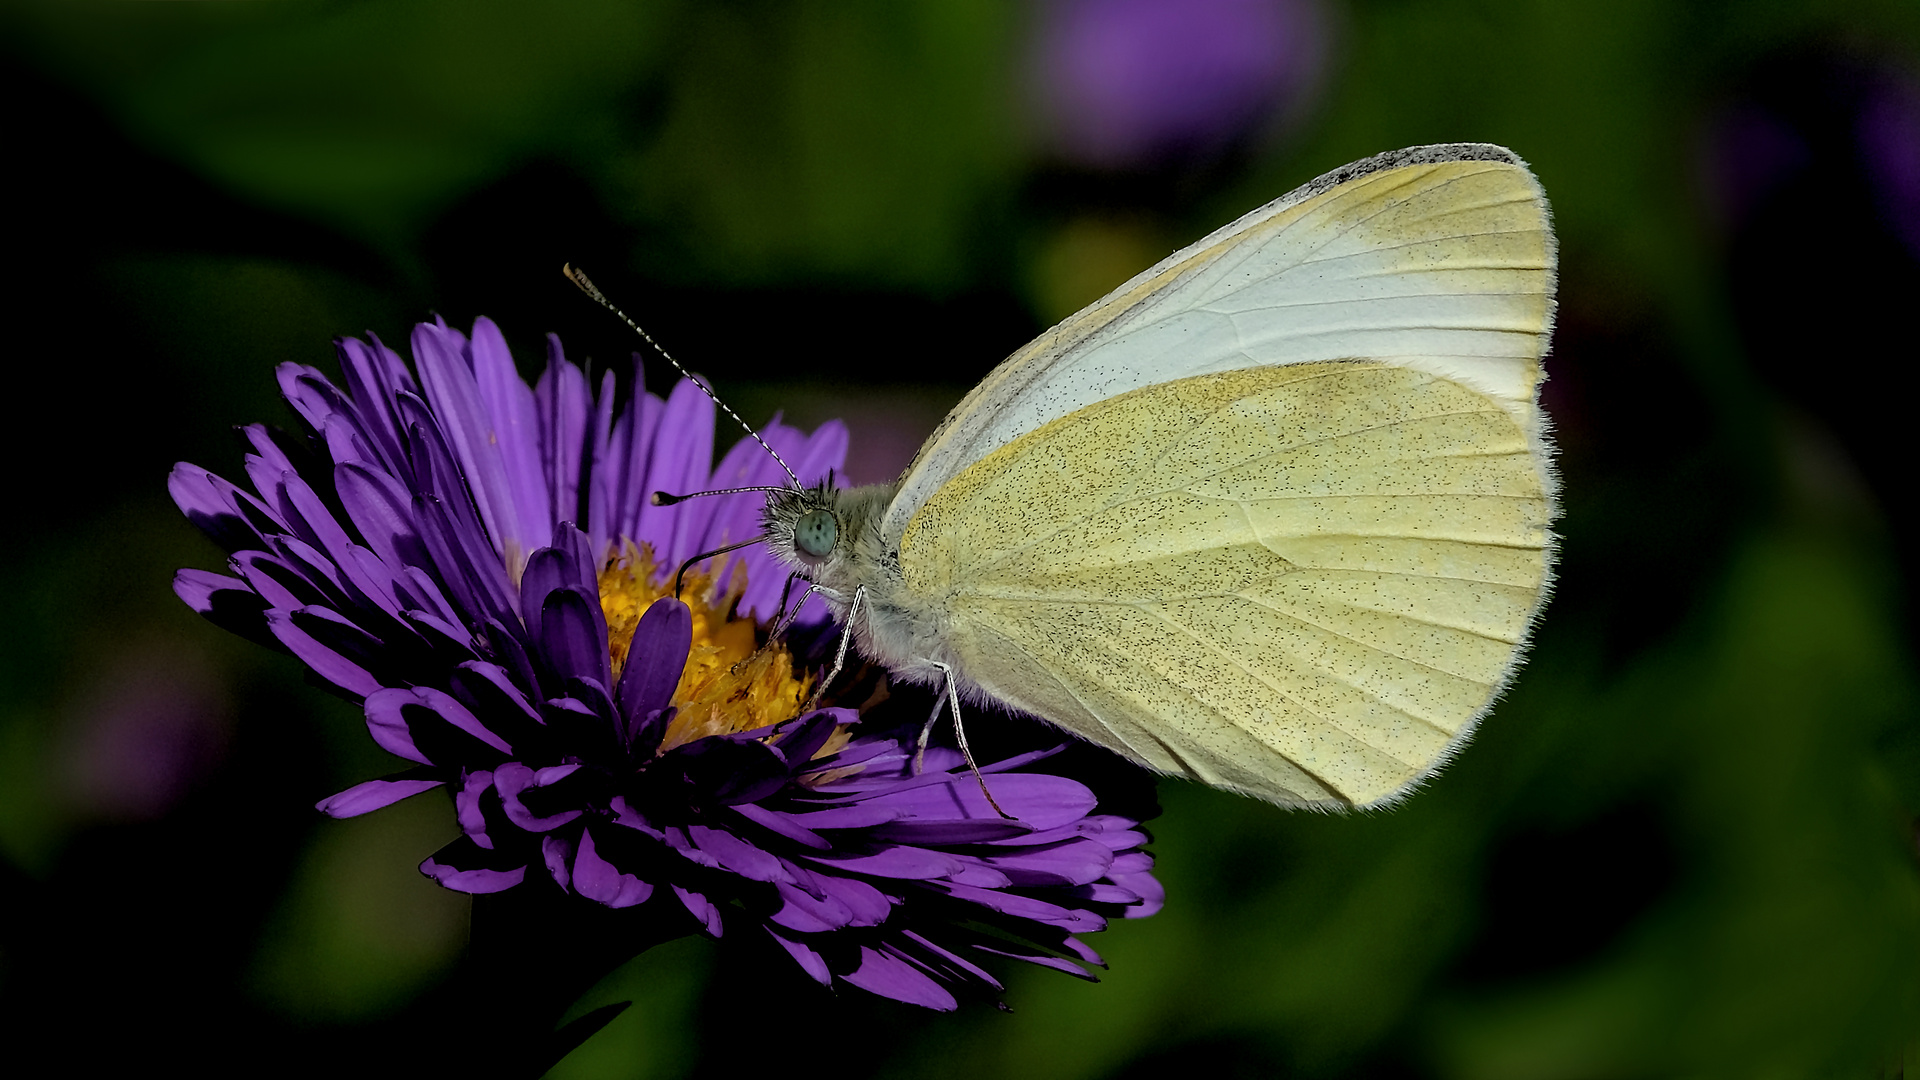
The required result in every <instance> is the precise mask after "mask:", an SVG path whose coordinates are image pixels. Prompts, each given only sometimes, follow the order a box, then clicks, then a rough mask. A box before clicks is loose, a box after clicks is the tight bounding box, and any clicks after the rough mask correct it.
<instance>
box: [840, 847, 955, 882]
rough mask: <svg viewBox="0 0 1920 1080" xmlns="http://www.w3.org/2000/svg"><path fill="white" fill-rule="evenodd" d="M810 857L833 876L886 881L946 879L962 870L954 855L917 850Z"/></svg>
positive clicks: (892, 850)
mask: <svg viewBox="0 0 1920 1080" xmlns="http://www.w3.org/2000/svg"><path fill="white" fill-rule="evenodd" d="M809 858H810V859H811V860H812V861H813V862H814V863H816V864H818V865H819V866H821V867H823V868H825V869H826V870H828V871H829V872H831V873H836V874H870V875H872V876H874V877H883V878H909V879H914V880H922V879H926V878H944V877H951V876H952V875H954V874H957V873H959V872H960V870H961V863H960V860H958V859H956V858H954V857H953V856H952V855H949V854H947V853H945V852H940V851H928V850H926V849H925V848H915V847H890V848H884V849H882V850H880V851H877V852H875V853H873V854H871V855H848V856H833V855H812V856H809Z"/></svg>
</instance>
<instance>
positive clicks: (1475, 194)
mask: <svg viewBox="0 0 1920 1080" xmlns="http://www.w3.org/2000/svg"><path fill="white" fill-rule="evenodd" d="M1554 264H1555V252H1554V242H1553V232H1552V229H1551V226H1550V223H1549V220H1548V213H1547V204H1546V199H1545V197H1544V196H1543V195H1542V193H1541V191H1540V185H1539V183H1538V182H1537V181H1536V180H1535V179H1534V178H1533V175H1532V174H1531V173H1529V172H1528V171H1527V169H1526V166H1525V165H1524V164H1523V163H1521V161H1520V159H1519V158H1518V157H1516V156H1515V155H1514V154H1513V153H1512V152H1511V151H1508V150H1504V149H1502V148H1500V147H1497V146H1490V145H1486V144H1480V143H1456V144H1447V145H1440V146H1422V147H1414V148H1411V149H1407V150H1400V151H1395V152H1393V153H1388V154H1381V155H1378V156H1376V157H1372V158H1367V159H1365V160H1363V161H1358V162H1355V163H1353V164H1351V165H1348V166H1346V167H1344V168H1341V169H1338V170H1335V171H1334V172H1331V173H1328V174H1327V175H1325V176H1322V177H1320V178H1319V179H1317V180H1314V181H1312V182H1311V183H1308V184H1306V185H1304V186H1302V187H1301V188H1299V189H1297V190H1295V191H1293V192H1292V193H1290V194H1288V195H1285V196H1282V197H1281V198H1279V199H1276V200H1275V201H1273V202H1272V203H1269V204H1268V205H1266V206H1263V207H1261V208H1260V209H1258V210H1255V211H1253V212H1252V213H1249V214H1247V215H1246V216H1244V217H1242V218H1241V219H1240V220H1238V221H1235V222H1233V223H1232V224H1230V225H1227V226H1225V227H1224V228H1221V229H1219V230H1217V231H1215V232H1214V233H1213V234H1211V235H1209V236H1207V237H1205V238H1203V239H1201V240H1200V241H1198V242H1197V243H1194V244H1192V245H1189V246H1188V247H1186V248H1183V249H1182V250H1180V251H1178V252H1175V253H1174V254H1173V255H1171V256H1169V257H1168V258H1166V259H1164V260H1162V261H1161V262H1160V263H1159V264H1158V265H1156V266H1154V267H1152V268H1150V269H1148V270H1146V271H1145V272H1143V273H1141V274H1140V275H1138V276H1137V277H1135V278H1134V279H1133V280H1131V281H1129V282H1127V283H1126V284H1124V285H1122V286H1120V287H1119V288H1118V289H1115V290H1114V291H1113V292H1112V293H1111V294H1109V295H1108V296H1107V297H1106V298H1105V299H1103V300H1100V301H1099V302H1097V303H1095V304H1094V305H1092V306H1091V307H1089V308H1087V309H1086V310H1084V311H1082V312H1080V313H1079V314H1077V315H1075V316H1073V317H1072V318H1069V319H1068V320H1066V321H1065V322H1063V323H1061V324H1060V325H1059V326H1056V327H1054V328H1053V329H1052V330H1049V331H1047V332H1046V333H1045V334H1042V335H1041V336H1040V337H1039V338H1037V339H1035V340H1034V341H1033V342H1032V343H1031V344H1029V345H1028V346H1027V347H1025V348H1024V349H1021V350H1020V351H1019V352H1017V353H1015V354H1013V356H1011V357H1009V358H1008V359H1007V360H1006V361H1005V362H1003V363H1002V364H1001V365H1000V366H999V367H997V368H995V369H994V371H993V373H992V374H990V375H989V376H988V377H987V379H986V380H985V381H984V382H982V383H981V384H980V385H979V386H978V387H976V388H975V389H974V391H973V392H972V393H971V394H969V395H968V396H967V397H966V399H965V400H963V401H962V402H961V403H960V405H959V406H957V407H956V408H955V409H954V411H953V412H952V414H950V415H949V416H948V417H947V419H946V421H945V422H944V423H942V424H941V426H940V429H939V430H938V431H936V432H935V433H934V436H933V438H931V439H930V440H928V442H927V444H926V445H925V446H924V447H923V448H922V449H921V451H920V454H919V456H918V457H917V458H916V459H915V461H914V463H913V465H912V466H911V467H910V468H909V469H908V471H907V474H906V476H905V478H904V479H903V482H902V484H901V488H900V491H899V493H898V494H897V495H896V496H895V498H894V500H893V503H892V505H891V506H890V507H889V508H888V511H887V516H886V518H885V522H884V525H883V530H882V532H883V535H885V536H887V537H890V538H892V537H898V536H899V535H900V534H901V532H902V531H903V530H904V529H905V528H906V524H907V521H908V519H910V518H911V517H912V516H913V514H914V513H915V512H916V511H917V510H919V508H920V507H921V505H922V504H924V503H925V502H926V500H927V499H928V497H929V496H931V495H932V494H933V493H934V491H936V490H938V489H939V488H940V486H941V485H943V484H945V483H946V482H947V481H948V480H950V479H952V478H953V477H954V476H956V475H958V474H959V472H960V471H961V470H962V469H965V468H966V467H967V466H968V465H971V464H972V463H973V462H975V461H978V460H980V459H981V458H982V457H984V456H986V455H987V454H988V453H990V452H991V451H993V450H994V449H996V448H997V447H1000V446H1004V445H1006V444H1007V443H1009V442H1011V441H1013V440H1014V439H1016V438H1018V437H1020V436H1021V435H1023V434H1025V433H1027V432H1030V431H1032V430H1034V429H1036V428H1038V427H1040V426H1041V425H1042V424H1045V423H1047V422H1049V421H1052V420H1055V419H1057V418H1059V417H1062V416H1065V415H1067V414H1068V413H1071V412H1073V411H1074V410H1076V409H1079V408H1082V407H1084V406H1087V405H1091V404H1093V403H1094V402H1097V401H1100V400H1102V399H1104V398H1108V397H1112V396H1114V395H1116V394H1121V393H1125V392H1127V391H1129V390H1135V389H1139V388H1141V387H1144V386H1151V385H1153V384H1155V383H1160V382H1166V381H1169V380H1172V379H1179V378H1185V377H1189V376H1194V375H1201V374H1206V373H1210V372H1220V371H1233V370H1238V369H1242V368H1249V367H1260V366H1266V365H1272V364H1295V363H1307V362H1313V361H1319V360H1334V359H1341V358H1351V357H1367V358H1371V359H1376V360H1380V361H1383V362H1385V363H1390V364H1395V365H1399V366H1404V367H1411V368H1414V369H1417V370H1422V371H1428V372H1432V373H1434V374H1438V375H1444V376H1446V377H1448V378H1451V379H1454V380H1456V381H1459V382H1461V383H1464V384H1465V385H1468V386H1471V387H1473V388H1475V389H1477V390H1480V391H1482V392H1484V393H1486V394H1488V395H1490V396H1492V397H1493V398H1495V399H1496V400H1498V401H1499V402H1501V404H1502V405H1503V406H1504V407H1506V408H1508V409H1510V410H1511V411H1512V412H1513V413H1514V415H1515V416H1516V417H1518V418H1519V419H1520V421H1521V422H1522V424H1523V425H1524V426H1525V427H1526V428H1527V430H1528V433H1529V439H1530V440H1531V441H1532V444H1533V445H1534V447H1535V449H1536V452H1537V453H1538V454H1539V455H1540V456H1541V457H1542V459H1543V460H1544V457H1545V453H1546V448H1545V444H1544V442H1543V441H1542V439H1541V435H1540V431H1539V426H1540V425H1539V422H1538V420H1537V417H1536V415H1535V404H1534V402H1535V395H1536V391H1537V388H1538V385H1539V382H1540V359H1541V357H1542V356H1543V355H1544V354H1545V352H1546V347H1547V340H1548V335H1549V332H1550V330H1551V324H1552V315H1553V287H1554Z"/></svg>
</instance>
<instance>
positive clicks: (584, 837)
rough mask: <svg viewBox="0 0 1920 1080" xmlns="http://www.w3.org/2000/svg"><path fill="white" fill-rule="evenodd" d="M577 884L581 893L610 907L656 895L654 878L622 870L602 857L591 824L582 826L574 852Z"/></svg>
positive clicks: (637, 902) (574, 882)
mask: <svg viewBox="0 0 1920 1080" xmlns="http://www.w3.org/2000/svg"><path fill="white" fill-rule="evenodd" d="M573 888H574V891H575V892H578V893H579V894H580V895H581V896H584V897H586V898H587V899H589V900H597V901H599V902H600V903H602V904H605V905H607V906H608V907H610V908H624V907H632V906H634V905H635V904H639V903H642V902H644V901H645V900H646V899H647V898H648V897H650V896H652V895H653V885H652V884H651V883H650V882H646V881H642V880H640V879H639V878H637V877H635V876H633V875H632V874H627V873H622V872H621V871H620V869H619V868H618V867H616V866H614V865H613V864H612V863H610V862H608V861H607V860H605V859H603V858H601V857H600V854H599V851H598V850H597V849H596V848H595V847H594V843H593V830H592V829H590V828H587V829H581V830H580V846H579V848H578V849H577V850H575V852H574V855H573Z"/></svg>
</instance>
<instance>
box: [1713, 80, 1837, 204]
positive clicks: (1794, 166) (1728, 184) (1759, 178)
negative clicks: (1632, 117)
mask: <svg viewBox="0 0 1920 1080" xmlns="http://www.w3.org/2000/svg"><path fill="white" fill-rule="evenodd" d="M1699 145H1700V150H1701V157H1700V159H1699V161H1700V166H1701V175H1702V177H1703V179H1704V180H1705V182H1706V188H1707V192H1706V194H1707V200H1708V209H1709V210H1710V212H1711V213H1712V215H1713V217H1714V218H1715V219H1717V220H1718V222H1719V223H1720V225H1721V227H1722V228H1732V227H1735V226H1736V225H1738V224H1739V223H1741V222H1742V221H1744V220H1745V219H1746V217H1747V215H1749V214H1751V213H1752V212H1753V211H1754V210H1755V209H1756V208H1757V207H1759V206H1760V204H1761V203H1763V202H1765V201H1766V199H1767V197H1768V196H1770V195H1772V194H1773V193H1774V191H1776V190H1777V189H1778V188H1779V187H1780V186H1781V185H1782V184H1785V183H1787V182H1788V181H1789V180H1791V179H1792V178H1793V177H1794V175H1795V174H1797V173H1799V172H1800V171H1801V170H1802V169H1805V168H1806V167H1807V165H1808V163H1809V162H1810V161H1812V159H1813V155H1812V152H1811V151H1810V150H1809V149H1808V147H1807V144H1806V140H1804V139H1802V138H1801V137H1800V136H1799V135H1798V134H1797V133H1796V132H1794V130H1793V129H1792V128H1791V127H1789V126H1787V125H1786V124H1785V123H1784V122H1782V121H1781V120H1779V119H1778V118H1777V117H1775V116H1774V115H1773V114H1772V113H1770V112H1767V111H1766V110H1764V109H1760V108H1757V107H1754V106H1743V107H1740V108H1736V109H1732V110H1729V111H1728V112H1727V113H1726V114H1725V115H1723V116H1721V117H1719V118H1718V119H1717V120H1716V121H1715V122H1714V123H1713V125H1712V126H1711V127H1710V128H1709V129H1708V130H1707V132H1706V137H1705V139H1704V140H1702V142H1701V143H1700V144H1699Z"/></svg>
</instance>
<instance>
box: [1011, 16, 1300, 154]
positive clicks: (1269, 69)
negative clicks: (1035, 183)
mask: <svg viewBox="0 0 1920 1080" xmlns="http://www.w3.org/2000/svg"><path fill="white" fill-rule="evenodd" d="M1327 36H1328V35H1327V29H1326V18H1325V14H1324V12H1323V11H1322V10H1321V8H1320V4H1319V2H1318V0H1050V2H1049V3H1047V4H1045V5H1044V8H1043V10H1042V13H1041V15H1040V19H1039V26H1038V27H1037V31H1036V36H1035V43H1034V49H1033V53H1032V62H1033V69H1034V70H1033V80H1034V85H1035V90H1036V92H1037V96H1038V99H1039V100H1038V103H1037V104H1038V107H1039V110H1040V113H1041V116H1042V119H1043V121H1044V123H1045V125H1046V127H1047V130H1048V132H1049V134H1050V135H1051V136H1052V138H1053V140H1054V141H1055V142H1056V144H1057V146H1058V149H1059V150H1060V151H1061V152H1062V153H1063V154H1064V155H1065V156H1067V157H1068V158H1069V159H1071V160H1074V161H1077V162H1079V163H1081V164H1085V165H1091V166H1095V167H1101V168H1119V167H1127V166H1135V165H1145V164H1152V163H1154V162H1156V161H1158V160H1161V159H1166V158H1178V157H1205V156H1207V155H1209V154H1212V153H1215V152H1217V151H1219V150H1220V149H1222V148H1224V147H1225V146H1226V145H1228V144H1229V143H1231V142H1232V141H1233V140H1235V139H1236V138H1239V137H1240V136H1243V135H1246V134H1247V133H1249V132H1251V131H1253V130H1254V129H1256V128H1258V127H1259V126H1261V125H1262V124H1263V123H1264V122H1266V121H1267V120H1268V119H1269V118H1270V117H1272V116H1273V115H1275V114H1276V113H1279V112H1283V111H1289V110H1291V109H1295V108H1297V107H1298V105H1299V104H1300V103H1301V102H1302V101H1303V100H1304V99H1305V98H1306V97H1308V96H1309V95H1310V92H1311V91H1312V89H1313V88H1314V86H1315V84H1316V83H1317V82H1318V79H1319V76H1320V73H1321V71H1322V70H1323V68H1324V67H1325V61H1326V52H1327Z"/></svg>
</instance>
